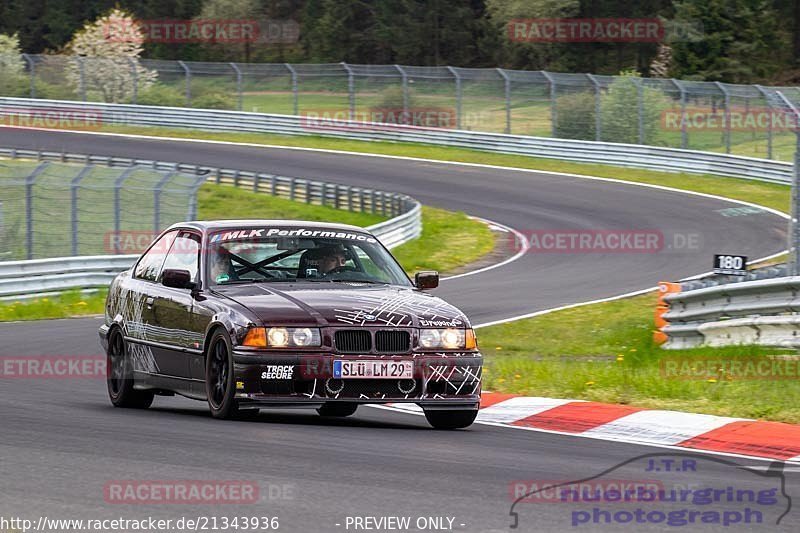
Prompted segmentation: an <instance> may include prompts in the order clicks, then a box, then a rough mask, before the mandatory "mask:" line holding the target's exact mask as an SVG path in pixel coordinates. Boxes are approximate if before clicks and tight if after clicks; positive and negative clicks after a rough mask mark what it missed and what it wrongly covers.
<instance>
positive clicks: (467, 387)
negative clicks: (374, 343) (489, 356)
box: [234, 350, 483, 409]
mask: <svg viewBox="0 0 800 533" xmlns="http://www.w3.org/2000/svg"><path fill="white" fill-rule="evenodd" d="M378 359H379V360H392V361H412V362H413V379H404V380H397V379H344V380H343V379H338V378H335V377H333V362H334V361H335V360H354V361H359V360H361V361H365V360H378ZM482 372H483V356H482V355H481V354H480V353H478V352H465V353H416V354H405V355H363V356H340V355H333V354H309V355H305V354H288V353H271V352H265V351H251V350H234V377H235V382H236V398H237V400H238V401H239V403H240V404H242V405H250V404H252V405H273V406H274V405H286V406H291V405H295V404H303V405H321V404H324V403H330V402H343V403H415V404H418V405H420V406H422V407H424V408H426V409H477V408H478V405H479V403H480V391H481V377H482Z"/></svg>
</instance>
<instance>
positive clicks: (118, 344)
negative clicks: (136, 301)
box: [106, 327, 155, 409]
mask: <svg viewBox="0 0 800 533" xmlns="http://www.w3.org/2000/svg"><path fill="white" fill-rule="evenodd" d="M106 368H107V370H106V385H107V387H108V397H109V399H110V400H111V403H112V404H113V405H114V407H125V408H130V409H147V408H148V407H150V406H151V405H152V404H153V397H154V396H155V394H154V393H153V391H148V390H136V389H134V387H133V385H134V379H133V362H132V361H131V358H130V357H128V345H127V343H126V342H125V337H124V336H123V335H122V330H121V329H119V328H116V327H115V328H113V329H112V330H111V332H110V333H109V335H108V349H107V350H106Z"/></svg>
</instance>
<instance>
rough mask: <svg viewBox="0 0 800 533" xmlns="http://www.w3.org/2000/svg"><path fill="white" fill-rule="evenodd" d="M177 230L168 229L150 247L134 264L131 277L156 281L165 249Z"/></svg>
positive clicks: (165, 253)
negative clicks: (134, 268)
mask: <svg viewBox="0 0 800 533" xmlns="http://www.w3.org/2000/svg"><path fill="white" fill-rule="evenodd" d="M177 234H178V231H177V230H175V231H170V232H169V233H165V234H164V235H162V236H161V238H160V239H158V241H157V242H156V243H155V244H153V246H151V247H150V249H149V250H148V251H147V253H145V254H144V255H143V256H142V258H141V259H140V260H139V263H138V264H137V265H136V270H135V271H134V272H133V277H135V278H137V279H143V280H146V281H156V280H157V279H158V276H159V274H161V265H163V264H164V259H165V258H166V257H167V250H169V249H170V247H171V246H172V242H173V241H174V240H175V236H176V235H177Z"/></svg>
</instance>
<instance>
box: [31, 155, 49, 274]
mask: <svg viewBox="0 0 800 533" xmlns="http://www.w3.org/2000/svg"><path fill="white" fill-rule="evenodd" d="M49 165H50V162H49V161H43V162H41V163H39V166H37V167H36V168H35V169H34V171H33V172H31V173H30V174H29V175H28V177H27V178H25V248H26V257H27V259H33V184H34V183H36V178H38V177H39V175H40V174H41V173H42V172H44V171H45V169H46V168H47V167H48V166H49Z"/></svg>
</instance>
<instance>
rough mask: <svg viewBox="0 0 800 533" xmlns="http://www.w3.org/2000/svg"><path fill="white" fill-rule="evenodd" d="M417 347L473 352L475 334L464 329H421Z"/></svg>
mask: <svg viewBox="0 0 800 533" xmlns="http://www.w3.org/2000/svg"><path fill="white" fill-rule="evenodd" d="M419 345H420V346H421V347H423V348H444V349H445V350H465V349H469V350H474V349H475V348H476V345H475V334H474V333H473V331H472V330H471V329H470V330H464V329H455V328H448V329H421V330H419Z"/></svg>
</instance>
